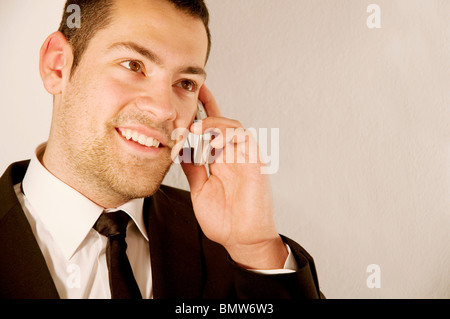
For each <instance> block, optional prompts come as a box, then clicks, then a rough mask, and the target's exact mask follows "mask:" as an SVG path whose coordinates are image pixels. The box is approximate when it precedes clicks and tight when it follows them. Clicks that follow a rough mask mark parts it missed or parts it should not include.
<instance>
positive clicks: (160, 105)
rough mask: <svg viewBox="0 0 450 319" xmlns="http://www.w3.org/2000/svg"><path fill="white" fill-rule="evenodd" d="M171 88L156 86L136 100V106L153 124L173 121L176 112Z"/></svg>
mask: <svg viewBox="0 0 450 319" xmlns="http://www.w3.org/2000/svg"><path fill="white" fill-rule="evenodd" d="M171 89H172V87H171V86H170V85H166V87H164V86H163V85H158V86H157V87H152V89H151V90H149V91H147V92H145V94H142V95H140V96H138V97H137V98H136V106H137V107H138V109H139V110H141V111H142V112H145V113H147V114H148V115H149V116H151V117H152V118H153V120H154V121H155V122H166V121H173V120H175V118H176V110H175V107H174V104H173V101H172V95H171V93H172V92H171Z"/></svg>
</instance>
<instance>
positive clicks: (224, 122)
mask: <svg viewBox="0 0 450 319" xmlns="http://www.w3.org/2000/svg"><path fill="white" fill-rule="evenodd" d="M199 99H200V100H201V101H202V102H203V104H204V106H205V109H206V112H207V113H208V118H206V119H205V120H203V121H202V122H198V124H195V125H193V126H191V131H192V132H193V133H195V134H203V133H204V132H205V131H207V130H211V129H214V132H217V133H220V135H219V136H217V137H216V139H214V140H213V144H214V145H215V147H217V149H221V155H220V156H219V159H216V161H215V162H214V163H212V164H210V165H209V170H210V176H209V177H208V174H207V171H206V168H205V167H204V166H194V165H193V164H191V163H182V164H181V165H182V168H183V170H184V172H185V174H186V176H187V179H188V182H189V185H190V189H191V197H192V203H193V207H194V211H195V215H196V218H197V220H198V222H199V224H200V227H201V228H202V230H203V232H204V233H205V235H206V236H207V237H208V238H209V239H210V240H212V241H215V242H217V243H219V244H221V245H222V246H224V247H225V249H226V250H227V251H228V253H229V254H230V256H231V258H232V259H233V260H234V261H235V262H236V263H238V264H239V265H241V266H243V267H245V268H253V269H280V268H283V265H284V262H285V260H286V258H287V250H286V248H285V246H284V243H283V242H282V240H281V237H280V236H279V235H278V232H277V230H276V227H275V223H274V220H273V203H272V194H271V188H270V185H269V180H268V177H267V175H263V174H261V167H262V166H263V164H262V163H261V161H260V158H259V155H258V154H259V150H258V146H257V143H256V141H255V139H254V138H253V137H252V136H249V137H248V138H246V139H244V140H242V139H240V137H241V138H242V137H245V135H246V134H244V133H245V131H244V130H243V128H242V125H241V124H240V123H239V122H238V121H235V120H231V119H227V118H224V117H222V116H221V113H220V110H219V108H218V106H217V103H216V101H215V99H214V97H213V96H212V94H211V92H210V91H209V90H208V89H207V88H206V87H205V86H203V87H202V89H201V90H200V94H199ZM199 123H201V127H200V125H199ZM227 128H232V129H237V130H236V131H235V132H237V134H235V135H234V136H231V137H230V136H226V135H227V134H226V133H227V130H226V129H227ZM228 131H230V130H228ZM228 133H229V132H228ZM228 135H229V134H228ZM225 137H227V138H225ZM252 150H253V152H254V151H256V156H255V154H250V153H251V152H250V151H252ZM231 151H234V153H233V154H238V152H240V153H239V154H240V155H243V156H244V157H245V159H246V161H245V163H242V161H241V163H237V162H236V161H230V160H227V159H226V154H227V153H229V152H231ZM250 159H252V160H250Z"/></svg>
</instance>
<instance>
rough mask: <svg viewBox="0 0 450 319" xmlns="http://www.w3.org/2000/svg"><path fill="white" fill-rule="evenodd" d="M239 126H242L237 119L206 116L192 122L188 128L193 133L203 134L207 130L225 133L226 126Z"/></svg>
mask: <svg viewBox="0 0 450 319" xmlns="http://www.w3.org/2000/svg"><path fill="white" fill-rule="evenodd" d="M239 127H241V128H242V124H241V123H240V122H239V121H237V120H233V119H229V118H226V117H207V118H206V119H204V120H201V121H197V122H195V123H193V124H192V125H191V128H190V130H191V132H192V133H194V134H204V133H205V132H206V131H208V130H213V131H216V132H219V131H220V132H223V133H225V130H226V129H227V128H239Z"/></svg>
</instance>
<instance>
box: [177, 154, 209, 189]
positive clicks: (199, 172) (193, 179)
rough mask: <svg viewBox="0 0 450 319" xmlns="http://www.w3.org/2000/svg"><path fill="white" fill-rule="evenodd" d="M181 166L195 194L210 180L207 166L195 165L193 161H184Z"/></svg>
mask: <svg viewBox="0 0 450 319" xmlns="http://www.w3.org/2000/svg"><path fill="white" fill-rule="evenodd" d="M181 168H182V169H183V172H184V174H185V175H186V178H187V180H188V183H189V187H190V189H191V193H192V194H193V195H194V196H195V194H197V193H199V192H200V191H201V190H202V188H203V185H204V184H205V183H206V182H207V181H208V173H207V172H206V168H205V167H204V166H195V165H194V164H192V163H184V162H183V163H181Z"/></svg>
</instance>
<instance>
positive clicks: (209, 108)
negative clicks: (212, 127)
mask: <svg viewBox="0 0 450 319" xmlns="http://www.w3.org/2000/svg"><path fill="white" fill-rule="evenodd" d="M198 98H199V100H200V101H202V103H203V106H204V107H205V110H206V113H207V114H208V116H212V117H221V116H222V113H221V112H220V109H219V106H218V105H217V102H216V99H215V98H214V95H213V94H212V93H211V91H210V90H209V89H208V88H207V87H206V85H203V86H202V87H201V88H200V91H199V94H198Z"/></svg>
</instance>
